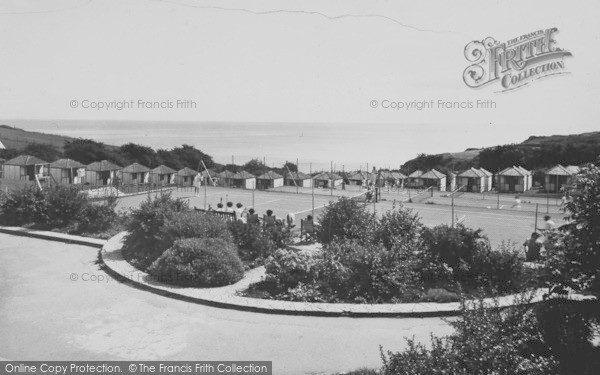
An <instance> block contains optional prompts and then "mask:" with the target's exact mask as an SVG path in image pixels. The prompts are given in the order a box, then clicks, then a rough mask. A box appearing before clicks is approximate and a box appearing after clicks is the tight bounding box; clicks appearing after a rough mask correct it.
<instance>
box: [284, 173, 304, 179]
mask: <svg viewBox="0 0 600 375" xmlns="http://www.w3.org/2000/svg"><path fill="white" fill-rule="evenodd" d="M285 178H288V179H290V178H292V179H294V180H309V179H310V176H309V175H307V174H306V173H302V172H292V173H291V174H290V173H289V172H287V173H286V174H285Z"/></svg>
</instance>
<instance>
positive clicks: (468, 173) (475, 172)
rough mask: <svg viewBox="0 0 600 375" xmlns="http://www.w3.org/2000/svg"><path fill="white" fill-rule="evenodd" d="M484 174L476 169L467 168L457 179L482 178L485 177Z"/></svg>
mask: <svg viewBox="0 0 600 375" xmlns="http://www.w3.org/2000/svg"><path fill="white" fill-rule="evenodd" d="M485 176H486V175H485V173H484V172H483V171H482V170H480V169H477V168H473V167H471V168H469V169H467V170H466V171H464V172H461V173H459V174H458V177H469V178H482V177H485Z"/></svg>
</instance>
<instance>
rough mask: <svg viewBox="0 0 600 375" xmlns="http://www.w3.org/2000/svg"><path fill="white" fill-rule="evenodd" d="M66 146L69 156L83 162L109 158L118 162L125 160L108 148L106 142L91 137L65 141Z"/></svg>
mask: <svg viewBox="0 0 600 375" xmlns="http://www.w3.org/2000/svg"><path fill="white" fill-rule="evenodd" d="M64 148H65V156H66V157H67V158H70V159H73V160H77V161H78V162H80V163H83V164H90V163H93V162H95V161H101V160H108V161H110V162H113V163H117V164H121V163H122V162H123V160H122V158H121V157H120V156H119V155H118V154H117V153H116V152H113V151H110V150H108V149H107V148H106V146H105V145H104V143H101V142H96V141H94V140H91V139H84V138H77V139H74V140H72V141H65V147H64Z"/></svg>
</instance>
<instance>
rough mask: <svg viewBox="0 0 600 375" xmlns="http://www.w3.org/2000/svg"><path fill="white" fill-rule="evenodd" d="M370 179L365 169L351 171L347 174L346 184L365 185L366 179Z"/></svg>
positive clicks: (366, 183)
mask: <svg viewBox="0 0 600 375" xmlns="http://www.w3.org/2000/svg"><path fill="white" fill-rule="evenodd" d="M370 179H371V174H370V173H369V172H365V171H358V172H354V173H351V174H350V175H349V176H348V185H357V186H365V185H368V181H369V180H370Z"/></svg>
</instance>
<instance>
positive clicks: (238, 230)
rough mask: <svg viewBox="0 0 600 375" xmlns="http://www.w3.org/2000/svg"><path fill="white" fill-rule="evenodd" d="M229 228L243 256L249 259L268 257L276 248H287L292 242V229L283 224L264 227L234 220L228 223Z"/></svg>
mask: <svg viewBox="0 0 600 375" xmlns="http://www.w3.org/2000/svg"><path fill="white" fill-rule="evenodd" d="M228 228H229V231H230V232H231V233H232V235H233V238H234V242H235V244H236V245H237V246H238V248H239V250H240V254H241V256H242V258H244V259H247V260H256V259H259V258H267V257H268V256H270V255H272V254H273V253H274V251H275V250H276V249H283V248H286V247H287V246H288V245H289V244H291V242H292V233H291V231H290V229H289V228H288V227H285V226H283V225H274V226H270V227H267V228H264V229H263V228H261V227H260V226H259V225H253V224H246V223H242V222H241V221H234V222H229V223H228Z"/></svg>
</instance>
